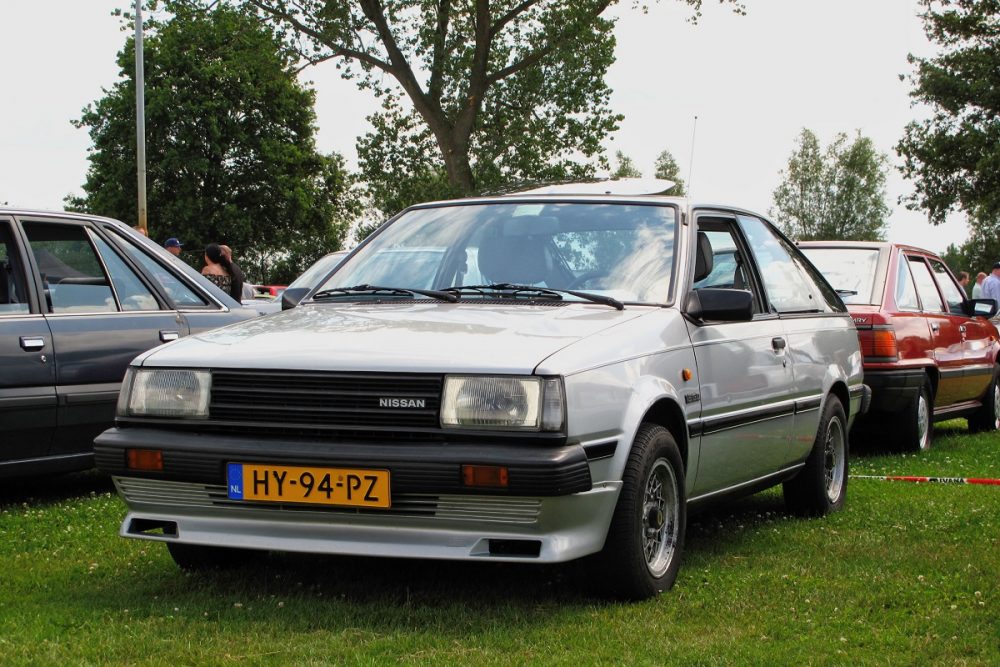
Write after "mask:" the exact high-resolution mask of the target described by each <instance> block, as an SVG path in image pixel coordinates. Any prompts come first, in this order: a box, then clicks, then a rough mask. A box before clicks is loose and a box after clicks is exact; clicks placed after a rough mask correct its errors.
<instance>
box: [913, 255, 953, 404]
mask: <svg viewBox="0 0 1000 667" xmlns="http://www.w3.org/2000/svg"><path fill="white" fill-rule="evenodd" d="M906 261H907V264H908V265H909V267H910V273H911V274H912V276H913V283H914V284H915V285H916V287H917V296H918V297H920V309H921V311H922V312H923V314H924V317H926V318H927V324H928V326H929V327H930V330H931V342H932V344H933V346H934V347H933V355H934V359H935V361H936V362H937V366H938V386H937V392H936V393H935V394H934V409H935V410H938V409H942V408H946V407H948V406H950V405H953V404H955V403H959V402H961V401H962V400H964V398H963V396H965V393H966V392H965V390H964V388H963V384H964V382H965V380H964V374H965V371H964V366H965V360H964V356H965V351H964V344H963V341H962V331H961V327H962V325H963V322H962V320H963V319H964V318H962V317H960V316H957V315H953V314H952V313H950V312H948V308H947V307H946V306H945V302H944V299H943V298H942V297H941V293H940V292H939V291H938V288H937V283H936V282H935V280H934V275H933V274H932V272H931V268H930V266H929V265H928V264H927V261H926V259H925V258H924V257H923V256H921V255H916V254H911V253H906Z"/></svg>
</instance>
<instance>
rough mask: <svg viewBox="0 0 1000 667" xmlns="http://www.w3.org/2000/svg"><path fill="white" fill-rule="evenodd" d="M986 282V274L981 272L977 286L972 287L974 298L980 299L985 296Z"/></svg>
mask: <svg viewBox="0 0 1000 667" xmlns="http://www.w3.org/2000/svg"><path fill="white" fill-rule="evenodd" d="M984 280H986V274H985V273H983V272H982V271H980V272H979V273H977V274H976V284H975V285H973V286H972V298H973V299H980V298H982V296H983V281H984Z"/></svg>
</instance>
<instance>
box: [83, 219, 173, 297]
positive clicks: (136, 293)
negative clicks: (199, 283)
mask: <svg viewBox="0 0 1000 667" xmlns="http://www.w3.org/2000/svg"><path fill="white" fill-rule="evenodd" d="M94 244H95V245H96V246H97V251H98V252H99V253H101V259H103V260H104V266H106V267H107V268H108V273H110V274H111V283H112V284H113V285H114V287H115V292H116V293H117V295H118V303H119V305H120V306H121V309H122V310H159V309H160V304H158V303H157V302H156V297H154V296H153V293H152V292H150V291H149V289H148V288H147V287H146V286H145V285H143V284H142V280H140V279H139V276H137V275H136V274H135V271H133V270H132V269H130V268H129V266H128V264H126V263H125V262H124V261H123V260H122V258H121V257H119V256H118V255H117V254H116V253H115V251H114V250H112V249H111V246H109V245H108V244H107V242H105V241H104V239H101V238H98V237H96V236H95V237H94Z"/></svg>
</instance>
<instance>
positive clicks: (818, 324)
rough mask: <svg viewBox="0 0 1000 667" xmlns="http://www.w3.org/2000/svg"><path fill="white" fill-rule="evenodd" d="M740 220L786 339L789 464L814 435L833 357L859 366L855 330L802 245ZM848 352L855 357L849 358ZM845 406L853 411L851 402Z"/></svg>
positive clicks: (840, 363) (800, 455)
mask: <svg viewBox="0 0 1000 667" xmlns="http://www.w3.org/2000/svg"><path fill="white" fill-rule="evenodd" d="M738 219H739V223H740V229H741V230H742V231H743V233H744V235H745V236H746V238H747V241H748V243H749V244H750V248H751V250H752V251H753V253H754V256H755V257H756V259H757V265H758V266H760V270H761V280H762V282H763V285H764V291H765V293H766V295H767V300H768V303H769V304H770V307H771V309H772V310H773V311H774V312H776V313H778V316H779V317H780V319H781V323H782V327H783V329H784V335H785V340H786V342H787V350H786V353H787V356H788V360H789V365H790V367H791V369H792V375H793V377H794V388H793V390H792V392H791V397H792V398H793V399H794V407H795V417H794V424H793V429H792V431H791V437H790V438H789V445H790V446H789V449H788V451H787V453H786V456H785V459H784V460H783V461H782V465H785V464H790V463H792V462H797V461H801V460H802V459H804V458H805V457H806V456H807V455H808V453H809V451H810V450H811V448H812V445H813V441H814V440H815V438H816V432H817V429H818V427H819V420H820V416H821V413H820V407H821V405H822V404H823V400H824V398H825V396H826V393H827V391H828V389H829V386H830V384H832V377H831V376H830V360H831V359H836V360H837V361H838V364H837V365H838V366H840V367H846V368H851V367H857V368H860V366H861V357H860V352H858V351H857V348H856V345H855V344H856V342H857V331H856V329H855V327H854V323H853V320H852V318H851V316H850V314H849V313H848V312H847V308H846V307H845V306H844V304H843V302H842V301H841V300H840V298H839V297H838V296H837V294H836V292H834V291H833V289H832V288H831V287H830V286H829V284H828V283H827V282H826V280H824V279H823V278H822V276H820V274H819V272H818V271H816V269H815V268H814V267H813V266H812V265H811V264H810V263H809V262H808V260H806V258H805V257H804V256H803V255H802V253H801V252H800V251H799V250H798V248H796V247H795V246H794V245H793V244H792V243H791V242H790V241H788V239H786V238H785V237H784V236H782V235H781V234H780V233H778V231H777V230H776V229H774V227H773V226H771V225H770V224H768V223H766V222H765V221H763V220H761V219H760V218H757V217H754V216H750V215H740V216H739V217H738ZM845 342H849V343H850V345H845ZM850 354H855V355H857V356H856V358H855V359H853V360H850V359H848V356H849V355H850ZM843 407H844V411H845V412H849V411H850V405H844V406H843Z"/></svg>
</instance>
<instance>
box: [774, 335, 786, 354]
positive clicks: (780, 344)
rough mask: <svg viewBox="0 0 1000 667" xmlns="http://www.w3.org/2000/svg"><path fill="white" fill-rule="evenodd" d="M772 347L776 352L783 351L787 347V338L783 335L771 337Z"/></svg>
mask: <svg viewBox="0 0 1000 667" xmlns="http://www.w3.org/2000/svg"><path fill="white" fill-rule="evenodd" d="M771 347H772V348H774V351H775V352H781V351H782V350H784V349H785V339H784V338H782V337H781V336H777V337H775V338H772V339H771Z"/></svg>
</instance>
